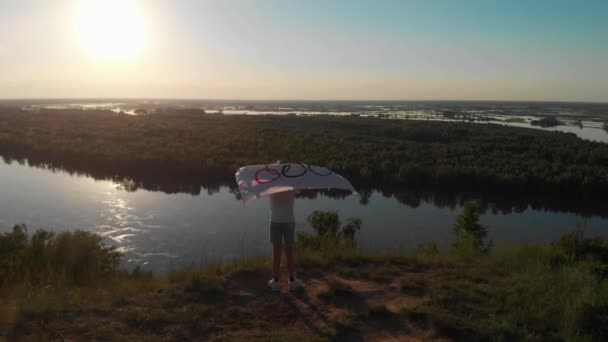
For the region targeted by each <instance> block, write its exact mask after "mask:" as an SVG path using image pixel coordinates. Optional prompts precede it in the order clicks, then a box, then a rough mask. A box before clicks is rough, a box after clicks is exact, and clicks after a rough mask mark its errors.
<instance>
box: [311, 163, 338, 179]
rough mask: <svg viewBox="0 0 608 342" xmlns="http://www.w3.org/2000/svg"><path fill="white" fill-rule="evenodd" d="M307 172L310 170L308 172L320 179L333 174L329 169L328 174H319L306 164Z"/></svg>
mask: <svg viewBox="0 0 608 342" xmlns="http://www.w3.org/2000/svg"><path fill="white" fill-rule="evenodd" d="M308 170H310V172H312V173H314V174H315V175H317V176H321V177H327V176H329V175H331V174H332V173H333V172H332V171H331V170H330V169H327V170H328V171H329V172H328V173H319V172H317V171H315V170H313V169H312V165H310V164H308Z"/></svg>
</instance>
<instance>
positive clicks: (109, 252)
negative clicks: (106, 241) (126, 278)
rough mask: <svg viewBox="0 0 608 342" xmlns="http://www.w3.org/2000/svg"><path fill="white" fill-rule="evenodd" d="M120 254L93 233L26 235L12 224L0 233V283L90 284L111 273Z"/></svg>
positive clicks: (21, 228) (20, 226) (3, 284)
mask: <svg viewBox="0 0 608 342" xmlns="http://www.w3.org/2000/svg"><path fill="white" fill-rule="evenodd" d="M120 257H121V255H120V253H119V252H117V251H115V250H114V249H113V248H111V247H106V246H104V245H103V244H102V240H101V238H100V237H99V236H97V235H95V234H93V233H89V232H84V231H75V232H63V233H59V234H55V233H51V232H47V231H44V230H38V231H36V232H35V233H34V234H32V235H31V237H30V236H29V235H28V232H27V227H26V226H25V225H16V226H15V227H13V231H12V232H9V233H4V234H2V235H0V285H1V286H7V285H15V284H21V283H27V284H29V285H44V284H49V283H66V284H74V285H87V284H92V283H93V282H95V281H97V280H99V279H102V278H104V277H107V276H108V275H110V274H113V273H114V272H115V271H116V269H117V267H118V264H119V262H120Z"/></svg>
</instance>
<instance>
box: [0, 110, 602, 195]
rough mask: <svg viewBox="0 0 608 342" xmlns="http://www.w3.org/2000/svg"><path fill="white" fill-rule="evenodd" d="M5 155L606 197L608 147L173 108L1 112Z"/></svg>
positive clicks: (502, 130)
mask: <svg viewBox="0 0 608 342" xmlns="http://www.w3.org/2000/svg"><path fill="white" fill-rule="evenodd" d="M0 155H2V156H3V157H7V158H28V160H34V161H36V162H37V163H38V164H40V165H43V166H48V167H60V168H66V169H74V170H77V171H79V172H85V173H91V174H104V175H112V174H113V175H121V176H125V177H129V176H134V175H138V174H146V175H149V176H150V177H148V178H146V179H154V178H158V179H167V178H168V179H174V180H175V182H177V183H179V181H178V180H180V179H192V180H205V179H214V180H216V181H217V182H220V183H221V182H224V183H229V182H232V181H233V175H234V172H235V171H236V170H237V168H238V167H240V166H243V165H248V164H255V163H263V162H272V161H274V160H277V159H281V160H286V161H293V162H299V161H301V162H307V163H311V164H318V165H326V166H328V167H330V168H331V169H333V170H334V171H336V172H339V173H341V174H343V175H345V176H346V177H348V178H350V179H351V180H352V181H353V183H355V186H360V187H375V186H379V187H380V186H382V187H392V188H395V189H397V188H404V189H420V188H430V187H433V188H440V189H444V190H447V189H454V190H466V191H468V190H473V189H480V190H484V191H495V192H496V191H499V192H500V191H502V192H505V193H513V192H517V193H523V194H545V195H551V196H560V197H566V196H567V197H572V198H576V199H584V198H585V199H605V198H606V193H607V190H608V145H607V144H603V143H597V142H591V141H586V140H582V139H579V138H577V137H576V136H575V135H573V134H568V133H560V132H545V131H539V130H532V129H524V128H517V127H506V126H500V125H492V124H484V125H475V124H467V123H453V122H428V121H424V122H423V121H406V120H386V119H378V118H367V117H356V116H331V115H323V116H310V117H309V116H296V115H285V116H270V115H265V116H245V115H238V116H228V115H213V114H205V113H204V112H203V111H200V110H180V111H176V110H171V109H165V110H164V112H161V113H157V114H154V115H141V116H130V115H126V114H116V113H113V112H110V111H97V110H86V111H83V110H39V111H23V110H20V109H11V108H2V109H0Z"/></svg>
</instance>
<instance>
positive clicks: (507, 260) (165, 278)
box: [0, 231, 608, 341]
mask: <svg viewBox="0 0 608 342" xmlns="http://www.w3.org/2000/svg"><path fill="white" fill-rule="evenodd" d="M22 233H23V232H22V231H16V232H12V233H7V234H4V235H2V236H0V244H2V246H4V248H6V246H9V245H10V244H11V243H15V244H16V245H17V246H21V247H23V246H26V247H23V248H21V247H20V248H21V249H18V250H20V251H21V252H23V253H21V254H20V257H14V256H13V258H11V259H10V260H13V261H14V262H16V263H19V264H20V265H25V267H31V269H30V270H29V271H30V272H28V271H27V270H23V272H21V273H20V274H17V275H15V274H11V275H10V276H11V277H13V281H12V283H7V282H5V283H3V285H2V286H0V298H1V299H0V333H2V329H8V330H6V331H5V334H6V336H8V338H9V339H22V338H23V339H26V340H27V339H28V338H29V339H33V340H36V339H45V338H49V336H51V337H52V336H56V334H57V333H61V334H63V335H64V336H65V337H66V338H73V339H112V340H120V339H121V338H122V339H123V340H133V339H139V340H141V339H149V340H151V341H155V340H175V339H178V340H179V339H182V340H184V339H186V340H187V339H193V338H204V339H209V340H213V339H224V340H231V339H232V340H239V339H249V340H273V341H286V340H314V339H315V338H316V339H318V340H319V341H322V340H332V339H340V338H344V339H349V338H355V337H356V336H368V337H369V336H371V337H372V338H371V339H373V336H374V335H373V334H375V333H377V332H378V331H379V330H378V329H380V328H379V327H381V326H385V328H387V329H393V330H391V331H393V332H395V333H398V332H403V331H405V329H406V327H409V328H410V330H411V328H415V329H414V330H411V331H421V332H423V333H424V334H426V335H424V338H433V337H447V338H451V339H456V340H573V341H601V340H605V339H606V338H608V278H607V277H606V272H605V269H606V267H607V260H606V257H607V256H608V253H607V251H608V244H607V243H606V241H604V240H602V239H589V238H585V237H584V236H582V235H581V234H576V233H573V234H567V235H565V236H564V237H562V239H560V240H559V241H556V242H555V243H554V244H552V245H548V246H517V245H510V246H507V245H497V246H495V248H494V250H493V251H492V253H490V254H476V255H475V256H471V255H459V254H458V253H456V252H454V253H447V254H441V253H435V252H433V253H428V250H427V251H425V250H424V249H422V250H418V251H414V252H411V253H408V254H360V253H357V252H356V251H355V250H353V249H352V248H351V249H346V248H344V249H341V248H337V249H333V250H325V251H319V250H317V251H314V250H306V249H302V250H299V251H298V260H299V265H298V266H299V268H300V269H301V270H302V272H306V273H305V274H306V275H305V276H306V279H309V280H311V281H312V279H317V278H318V279H322V280H323V282H322V283H323V284H324V285H322V288H321V290H320V291H318V292H317V296H316V297H311V298H309V299H307V302H306V303H308V304H307V305H314V306H316V309H315V310H318V313H316V314H313V315H311V316H310V317H305V316H304V317H303V316H301V315H305V314H304V313H300V314H297V315H296V314H295V313H294V311H293V310H294V307H291V306H285V304H284V302H281V301H277V302H275V301H276V300H277V299H276V297H272V295H271V294H266V293H265V292H255V291H256V290H255V289H249V290H247V287H246V286H245V288H242V289H241V290H238V289H236V287H238V286H239V284H238V283H235V280H234V279H235V278H234V275H236V274H240V275H244V276H251V277H252V278H251V279H253V280H254V282H255V283H257V282H261V281H263V280H264V279H266V278H265V273H264V270H266V269H269V267H270V262H269V260H268V258H252V259H245V260H240V261H230V262H218V263H216V264H213V265H210V266H209V267H206V268H202V269H201V268H193V269H183V270H176V271H173V272H170V273H167V274H164V275H159V276H153V275H150V274H147V273H145V272H141V271H133V272H125V271H121V270H118V269H112V270H110V271H104V272H100V271H99V270H104V269H108V268H107V267H106V266H108V265H105V266H104V265H103V262H110V263H111V262H112V260H113V259H112V258H107V257H106V256H107V255H106V254H104V253H102V252H101V250H102V249H103V248H104V247H103V246H101V245H98V248H100V249H99V250H97V251H89V252H88V254H86V255H93V256H96V257H97V259H89V260H87V263H91V264H94V265H97V268H93V269H91V273H89V274H86V273H81V275H80V276H79V277H73V276H66V275H65V274H64V272H65V270H66V269H70V267H76V266H74V264H73V262H72V261H71V260H73V259H72V258H73V257H74V256H78V255H82V254H81V253H82V250H81V247H72V244H74V246H82V245H86V243H84V242H81V241H79V239H84V240H85V241H89V242H90V240H89V239H90V237H89V236H87V235H86V234H80V235H74V234H72V235H70V239H67V240H66V241H70V242H69V243H64V244H63V245H62V246H63V248H65V250H64V251H63V253H64V254H62V258H61V259H54V260H62V262H61V263H60V262H55V263H49V264H48V265H47V264H44V265H46V266H45V267H47V268H41V265H43V264H41V263H40V260H44V259H43V258H39V257H35V256H34V255H35V253H33V251H34V250H37V251H45V249H40V248H39V247H36V246H39V245H37V244H36V243H32V236H29V235H27V234H26V235H25V237H26V238H25V239H24V235H23V234H22ZM62 234H63V233H62ZM38 236H42V235H38ZM76 236H78V237H76ZM16 237H19V238H16ZM53 239H59V240H61V239H65V237H62V236H61V234H59V235H57V236H56V237H54V238H53ZM43 240H44V241H47V243H46V244H45V246H54V244H55V242H49V241H51V240H52V239H51V240H50V239H43ZM24 241H25V242H24ZM52 241H55V240H52ZM36 248H38V249H36ZM48 248H49V250H48V251H46V252H45V253H48V255H49V256H55V254H54V253H56V252H51V251H53V250H54V249H53V248H51V247H48ZM102 261H103V262H102ZM3 265H4V267H5V268H3V272H6V270H14V269H15V268H14V267H13V268H11V267H8V266H7V265H9V264H8V263H7V262H6V259H5V260H4V264H3ZM111 265H112V264H111ZM111 265H110V266H111ZM33 269H43V270H44V272H43V273H44V277H40V276H37V275H34V274H33V272H31V270H33ZM2 276H4V277H7V276H9V275H7V274H5V273H3V274H2ZM380 278H381V279H380ZM4 279H6V278H4ZM258 279H260V280H258ZM350 279H352V280H356V281H357V282H368V283H369V284H373V285H369V286H374V287H375V288H377V289H378V291H376V292H375V294H373V295H371V296H372V297H369V296H370V295H369V294H365V293H363V292H360V290H358V289H357V288H356V287H355V285H351V284H354V283H352V282H351V281H350ZM355 283H356V282H355ZM235 286H236V287H235ZM240 286H244V285H240ZM262 287H263V285H262ZM243 291H245V292H243ZM247 291H254V292H253V294H248V293H247ZM260 298H263V299H260ZM317 298H318V299H319V300H318V301H317ZM399 298H401V299H403V300H404V301H403V303H404V304H403V305H402V306H401V307H400V309H399V310H397V311H393V310H395V307H396V306H395V305H397V304H396V303H397V302H398V301H397V302H396V301H395V300H396V299H399ZM294 300H295V299H294ZM355 302H356V303H355ZM281 303H283V304H281ZM345 303H351V304H352V303H355V304H356V305H348V304H345ZM342 304H344V305H342ZM389 304H390V305H389ZM281 305H283V306H281ZM275 307H282V309H280V310H282V311H280V312H279V313H278V314H276V315H275V314H274V313H273V310H274V309H273V308H275ZM298 310H300V309H298ZM335 310H338V311H335ZM362 310H363V311H362ZM295 312H297V311H295ZM319 315H320V316H319ZM345 315H346V316H345ZM324 316H327V317H335V318H331V320H329V321H328V322H327V323H324V324H326V327H325V328H324V330H323V329H322V330H319V331H316V330H311V329H310V327H308V328H307V326H306V325H305V324H304V323H303V322H304V321H305V319H306V320H314V319H315V317H324ZM283 321H284V322H291V323H289V324H287V323H285V325H284V326H285V327H288V326H291V324H296V325H297V324H300V326H295V327H293V328H284V329H279V330H277V326H276V324H281V326H283V324H284V323H281V322H283ZM374 322H376V323H374ZM381 322H385V323H381ZM386 322H389V323H390V324H389V323H386ZM391 322H392V323H391ZM309 323H310V322H309ZM7 327H8V328H7ZM400 329H401V330H400ZM53 338H55V337H53ZM424 338H423V339H424Z"/></svg>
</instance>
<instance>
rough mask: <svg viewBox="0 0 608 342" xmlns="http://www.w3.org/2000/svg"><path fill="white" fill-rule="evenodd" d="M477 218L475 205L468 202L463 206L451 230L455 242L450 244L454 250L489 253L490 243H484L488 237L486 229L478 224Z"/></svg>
mask: <svg viewBox="0 0 608 342" xmlns="http://www.w3.org/2000/svg"><path fill="white" fill-rule="evenodd" d="M479 216H480V214H479V207H478V206H477V203H475V202H473V201H468V202H466V203H465V204H464V208H463V212H462V214H460V216H459V217H458V220H457V221H456V224H455V225H454V229H453V232H454V235H455V236H456V240H455V241H454V243H453V244H452V247H453V249H454V250H457V251H468V250H470V251H473V252H483V253H489V252H490V250H491V248H492V241H490V242H489V243H487V244H486V243H485V242H484V239H485V238H486V236H487V235H488V228H487V227H486V226H484V225H482V224H481V223H479Z"/></svg>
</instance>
